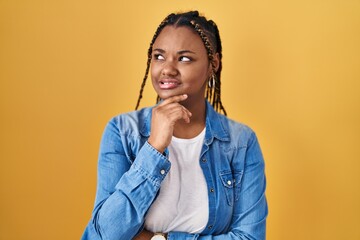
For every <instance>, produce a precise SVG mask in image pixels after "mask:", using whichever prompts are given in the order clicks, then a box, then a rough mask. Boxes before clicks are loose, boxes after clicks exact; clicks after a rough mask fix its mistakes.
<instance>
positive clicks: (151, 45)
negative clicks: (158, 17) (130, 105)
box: [135, 13, 175, 110]
mask: <svg viewBox="0 0 360 240" xmlns="http://www.w3.org/2000/svg"><path fill="white" fill-rule="evenodd" d="M173 15H175V14H173V13H172V14H170V15H168V16H167V17H166V18H165V19H164V20H163V21H162V22H161V23H160V25H159V26H158V28H157V29H156V32H155V34H154V36H153V38H152V40H151V42H150V47H149V49H148V54H147V57H148V58H147V63H146V70H145V75H144V78H143V81H142V83H141V88H140V93H139V97H138V100H137V103H136V107H135V110H137V109H138V108H139V105H140V100H141V99H142V94H143V91H144V87H145V84H146V79H147V77H148V75H149V69H150V63H151V58H152V56H151V54H152V47H153V45H154V42H155V40H156V38H157V37H158V36H159V34H160V32H161V30H162V29H163V28H164V27H165V26H166V24H167V23H168V20H169V18H171V17H172V16H173ZM158 99H159V97H157V100H156V102H158V101H159V100H158Z"/></svg>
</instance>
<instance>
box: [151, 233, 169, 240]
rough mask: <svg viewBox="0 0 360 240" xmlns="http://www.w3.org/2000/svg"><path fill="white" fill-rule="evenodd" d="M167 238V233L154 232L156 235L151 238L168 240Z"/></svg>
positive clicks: (152, 239)
mask: <svg viewBox="0 0 360 240" xmlns="http://www.w3.org/2000/svg"><path fill="white" fill-rule="evenodd" d="M166 239H167V233H154V236H153V237H152V238H151V240H166Z"/></svg>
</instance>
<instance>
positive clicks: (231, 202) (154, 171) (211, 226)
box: [82, 102, 268, 240]
mask: <svg viewBox="0 0 360 240" xmlns="http://www.w3.org/2000/svg"><path fill="white" fill-rule="evenodd" d="M151 110H152V108H144V109H141V110H139V111H134V112H130V113H126V114H121V115H119V116H117V117H114V118H113V119H112V120H110V122H109V123H108V125H107V126H106V128H105V131H104V133H103V137H102V140H101V145H100V152H99V161H98V184H97V192H96V199H95V206H94V210H93V213H92V217H91V220H90V221H89V223H88V225H87V226H86V229H85V232H84V234H83V236H82V239H83V240H95V239H104V240H105V239H106V240H110V239H111V240H113V239H114V240H115V239H117V240H118V239H119V240H130V239H132V238H133V237H134V236H136V235H137V234H138V233H139V232H140V231H141V230H142V229H143V224H144V217H145V215H146V212H147V211H148V209H149V208H150V206H151V204H152V202H153V201H154V199H155V198H156V196H157V193H158V191H159V189H160V187H161V182H162V181H163V180H164V178H165V176H166V174H167V173H168V172H169V169H170V168H171V163H170V162H169V160H168V158H167V154H168V152H167V150H165V153H164V154H162V153H160V152H158V151H157V150H156V149H154V148H153V147H152V146H151V145H150V144H149V143H148V142H147V139H148V138H149V136H150V124H151ZM199 161H200V166H201V168H202V170H203V173H204V176H205V179H206V183H207V187H208V198H209V220H208V223H207V226H206V228H205V229H204V231H203V232H202V233H201V234H189V233H185V232H170V233H168V239H170V240H175V239H176V240H185V239H186V240H193V239H203V240H205V239H214V240H227V239H252V240H255V239H256V240H263V239H265V235H266V234H265V229H266V218H267V214H268V207H267V201H266V197H265V188H266V179H265V172H264V159H263V156H262V153H261V150H260V146H259V143H258V140H257V137H256V135H255V133H254V132H253V131H252V130H251V129H250V128H249V127H247V126H245V125H243V124H240V123H237V122H235V121H233V120H230V119H228V118H227V117H225V116H223V115H221V114H219V113H217V112H215V110H214V109H213V108H212V106H211V105H210V104H209V103H208V102H207V105H206V133H205V139H204V144H203V147H202V151H201V155H200V159H199ZM194 191H196V189H194ZM164 211H166V209H164Z"/></svg>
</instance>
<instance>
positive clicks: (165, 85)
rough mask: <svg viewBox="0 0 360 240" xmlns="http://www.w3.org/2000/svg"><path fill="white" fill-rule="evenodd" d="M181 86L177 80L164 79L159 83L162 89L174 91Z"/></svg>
mask: <svg viewBox="0 0 360 240" xmlns="http://www.w3.org/2000/svg"><path fill="white" fill-rule="evenodd" d="M179 85H180V81H178V80H177V79H162V80H160V81H159V86H160V88H161V89H174V88H176V87H178V86H179Z"/></svg>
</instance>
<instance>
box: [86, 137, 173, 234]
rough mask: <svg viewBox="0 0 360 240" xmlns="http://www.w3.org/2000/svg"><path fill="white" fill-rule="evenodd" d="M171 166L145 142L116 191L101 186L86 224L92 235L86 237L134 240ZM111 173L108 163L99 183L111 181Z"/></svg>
mask: <svg viewBox="0 0 360 240" xmlns="http://www.w3.org/2000/svg"><path fill="white" fill-rule="evenodd" d="M104 162H105V160H104ZM107 162H109V161H107ZM169 169H170V162H169V161H168V160H167V159H166V158H165V157H164V156H163V155H162V154H160V153H159V152H157V151H156V150H155V149H153V148H152V147H151V146H150V145H149V144H148V143H145V145H144V146H143V147H142V148H141V150H140V151H139V153H138V156H137V158H136V159H135V161H134V163H133V164H132V165H131V167H130V168H129V169H128V170H127V171H126V172H125V173H124V174H123V175H122V176H121V178H120V180H119V181H118V183H117V184H116V185H115V187H114V191H113V192H111V193H106V191H105V190H101V189H98V196H97V203H96V207H95V209H94V212H93V217H92V220H91V222H90V223H89V225H88V227H87V228H90V229H89V230H88V231H90V230H91V231H90V232H91V234H88V235H89V236H88V237H85V238H84V239H132V238H133V237H134V236H135V235H136V234H137V233H138V232H139V230H140V229H141V227H142V225H143V221H144V216H145V214H146V212H147V210H148V208H149V207H150V205H151V203H152V202H153V200H154V198H155V196H156V194H157V192H158V190H159V188H160V184H161V181H162V180H163V178H164V177H165V176H166V173H167V172H168V171H169ZM162 170H164V171H162ZM108 172H109V164H108V163H106V164H105V166H102V167H100V168H99V173H100V174H99V175H100V176H101V177H100V179H99V181H100V186H102V185H105V183H106V182H111V181H112V180H111V179H109V178H108ZM162 173H163V174H162ZM110 175H111V174H110ZM101 183H103V184H101ZM108 187H109V186H105V187H103V188H108ZM100 188H101V187H100Z"/></svg>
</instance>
